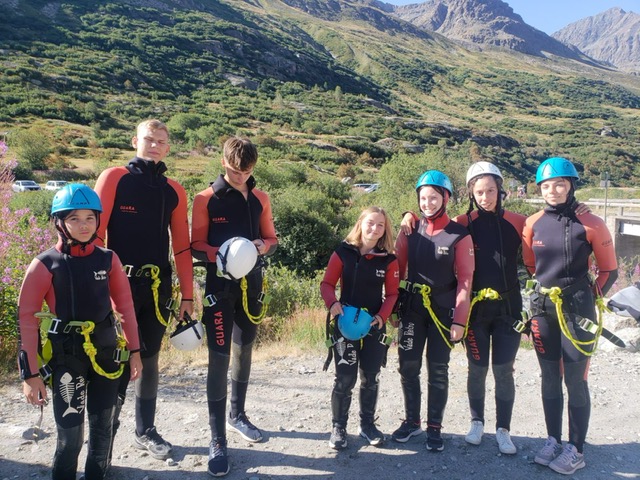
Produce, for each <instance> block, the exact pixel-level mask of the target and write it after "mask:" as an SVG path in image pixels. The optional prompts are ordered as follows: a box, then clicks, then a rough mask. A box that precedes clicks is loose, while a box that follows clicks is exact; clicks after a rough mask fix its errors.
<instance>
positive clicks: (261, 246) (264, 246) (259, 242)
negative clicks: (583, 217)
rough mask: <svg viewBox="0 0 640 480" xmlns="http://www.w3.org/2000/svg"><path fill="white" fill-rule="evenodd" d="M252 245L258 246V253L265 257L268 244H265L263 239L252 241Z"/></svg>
mask: <svg viewBox="0 0 640 480" xmlns="http://www.w3.org/2000/svg"><path fill="white" fill-rule="evenodd" d="M251 243H253V244H254V245H255V246H256V249H257V250H258V253H259V254H260V255H264V254H265V253H266V252H267V244H266V243H264V240H262V239H261V238H259V239H257V240H252V242H251Z"/></svg>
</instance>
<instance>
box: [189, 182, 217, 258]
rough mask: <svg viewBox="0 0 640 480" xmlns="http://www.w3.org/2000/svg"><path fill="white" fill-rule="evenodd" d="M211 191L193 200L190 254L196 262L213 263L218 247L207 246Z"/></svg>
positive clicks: (204, 192) (208, 190) (201, 193)
mask: <svg viewBox="0 0 640 480" xmlns="http://www.w3.org/2000/svg"><path fill="white" fill-rule="evenodd" d="M212 194H213V190H212V189H210V188H209V189H207V190H204V191H202V192H200V193H199V194H197V195H196V197H195V198H194V199H193V207H192V210H191V253H192V255H193V256H194V257H195V258H197V259H198V260H201V261H204V262H215V261H216V253H217V252H218V247H213V246H211V245H209V241H208V237H209V209H208V204H209V198H210V197H211V195H212Z"/></svg>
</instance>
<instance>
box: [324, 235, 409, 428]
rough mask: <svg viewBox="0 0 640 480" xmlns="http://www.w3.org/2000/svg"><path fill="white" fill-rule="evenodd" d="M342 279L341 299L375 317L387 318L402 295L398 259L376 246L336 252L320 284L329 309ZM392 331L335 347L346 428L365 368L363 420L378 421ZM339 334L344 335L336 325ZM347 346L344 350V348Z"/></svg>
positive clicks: (335, 404) (339, 405) (338, 422)
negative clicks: (387, 337)
mask: <svg viewBox="0 0 640 480" xmlns="http://www.w3.org/2000/svg"><path fill="white" fill-rule="evenodd" d="M338 282H340V303H341V304H342V305H351V306H353V307H360V308H366V309H367V311H368V312H369V314H370V315H371V316H372V317H373V316H375V315H376V314H377V315H380V317H381V318H382V320H383V321H385V322H386V320H387V318H388V317H389V315H390V314H391V311H392V309H393V306H394V305H395V303H396V300H397V298H398V283H399V277H398V261H397V260H396V257H395V255H392V254H389V253H388V252H386V251H383V250H377V249H376V250H374V251H372V252H371V253H368V254H365V255H361V254H360V250H359V248H358V247H355V246H353V245H351V244H349V243H346V242H343V243H342V244H341V245H340V246H339V247H338V248H337V249H336V251H335V252H334V253H333V255H331V258H330V259H329V265H328V266H327V270H326V271H325V274H324V278H323V279H322V283H321V284H320V293H321V295H322V299H323V300H324V303H325V305H326V306H327V308H328V309H329V308H331V305H332V304H333V303H335V302H336V301H337V299H336V285H337V284H338ZM385 332H386V328H385V327H383V328H381V329H380V331H376V332H370V333H369V335H367V336H366V337H364V338H363V339H362V340H358V341H355V342H354V341H351V340H346V339H344V340H343V341H341V342H339V343H341V344H342V347H340V348H338V344H336V345H334V346H333V347H332V348H333V350H334V351H333V356H334V358H335V364H336V376H335V381H334V384H333V391H332V394H331V410H332V416H333V419H332V421H333V425H334V426H336V427H341V428H346V426H347V420H348V417H349V407H350V405H351V392H352V390H353V387H354V386H355V384H356V380H357V378H358V369H360V372H361V377H360V424H361V426H364V425H372V424H373V422H374V417H375V409H376V402H377V399H378V384H379V382H378V375H379V373H380V368H381V366H382V363H383V360H384V358H385V355H386V351H387V347H386V345H385V344H384V343H383V342H381V339H382V337H381V335H383V334H384V333H385ZM335 337H336V338H339V337H341V333H340V330H339V328H338V326H337V325H336V333H335ZM343 347H344V348H343Z"/></svg>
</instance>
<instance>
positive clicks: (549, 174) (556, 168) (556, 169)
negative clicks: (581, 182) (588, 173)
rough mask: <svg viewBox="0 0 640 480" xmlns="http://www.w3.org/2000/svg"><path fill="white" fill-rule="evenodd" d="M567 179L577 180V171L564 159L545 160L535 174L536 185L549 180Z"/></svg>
mask: <svg viewBox="0 0 640 480" xmlns="http://www.w3.org/2000/svg"><path fill="white" fill-rule="evenodd" d="M558 177H569V178H575V179H576V180H578V179H579V178H580V177H579V176H578V171H577V170H576V167H574V166H573V163H571V162H570V161H569V160H567V159H566V158H562V157H552V158H547V159H546V160H545V161H544V162H542V163H541V164H540V166H539V167H538V171H537V172H536V185H540V184H541V183H542V182H544V181H545V180H549V179H550V178H558Z"/></svg>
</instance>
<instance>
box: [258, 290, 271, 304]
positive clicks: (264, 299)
mask: <svg viewBox="0 0 640 480" xmlns="http://www.w3.org/2000/svg"><path fill="white" fill-rule="evenodd" d="M258 302H260V303H262V304H264V305H269V302H271V295H269V294H268V293H264V292H260V295H258Z"/></svg>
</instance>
